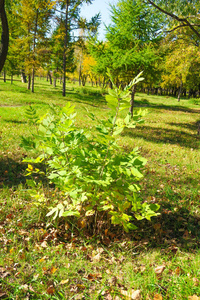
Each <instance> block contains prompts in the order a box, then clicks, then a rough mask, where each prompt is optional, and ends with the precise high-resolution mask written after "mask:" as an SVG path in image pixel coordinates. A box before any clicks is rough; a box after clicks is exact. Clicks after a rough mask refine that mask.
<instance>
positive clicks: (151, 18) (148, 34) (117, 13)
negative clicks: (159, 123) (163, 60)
mask: <svg viewBox="0 0 200 300" xmlns="http://www.w3.org/2000/svg"><path fill="white" fill-rule="evenodd" d="M111 20H112V23H111V25H110V26H109V27H108V28H107V34H106V39H107V41H106V43H98V42H97V43H96V47H95V45H94V46H93V47H91V54H92V55H93V56H94V58H95V60H96V61H97V65H96V67H95V68H99V70H100V72H102V67H103V68H104V69H105V70H104V73H105V72H106V68H107V67H109V68H110V69H111V70H112V75H113V78H114V79H115V82H116V84H117V85H118V84H120V83H121V82H122V83H124V84H128V82H130V80H131V79H132V78H134V77H135V76H136V75H137V74H138V73H139V72H141V71H144V77H146V75H147V73H148V74H151V77H150V76H149V78H151V80H154V81H155V77H156V76H155V75H156V72H155V62H156V61H157V60H158V59H159V56H158V53H157V52H158V51H157V48H158V43H159V41H160V29H159V28H160V26H161V21H162V19H161V18H160V15H159V14H155V10H153V9H149V7H148V6H147V5H145V4H144V3H142V1H140V0H120V1H119V2H118V3H117V5H116V6H115V5H111ZM95 49H96V50H95ZM135 91H136V86H134V87H133V89H132V100H131V109H130V112H131V114H132V113H133V102H134V95H135Z"/></svg>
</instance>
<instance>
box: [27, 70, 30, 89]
mask: <svg viewBox="0 0 200 300" xmlns="http://www.w3.org/2000/svg"><path fill="white" fill-rule="evenodd" d="M27 89H28V90H30V89H31V75H30V74H29V75H28V86H27Z"/></svg>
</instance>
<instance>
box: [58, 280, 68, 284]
mask: <svg viewBox="0 0 200 300" xmlns="http://www.w3.org/2000/svg"><path fill="white" fill-rule="evenodd" d="M68 282H69V279H66V280H61V282H60V284H61V285H64V284H67V283H68Z"/></svg>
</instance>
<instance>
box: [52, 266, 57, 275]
mask: <svg viewBox="0 0 200 300" xmlns="http://www.w3.org/2000/svg"><path fill="white" fill-rule="evenodd" d="M57 270H58V269H56V268H55V267H52V268H51V270H50V273H51V274H54V273H55V272H56V271H57Z"/></svg>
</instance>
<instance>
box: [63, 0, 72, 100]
mask: <svg viewBox="0 0 200 300" xmlns="http://www.w3.org/2000/svg"><path fill="white" fill-rule="evenodd" d="M69 3H70V0H66V11H65V40H64V52H63V91H62V95H63V97H65V95H66V54H67V46H68V35H69V28H68V11H69Z"/></svg>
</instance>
